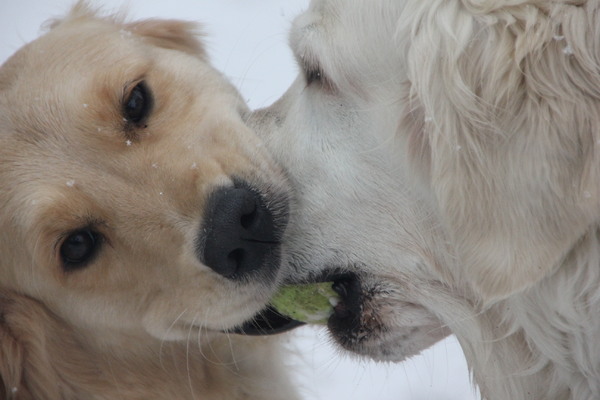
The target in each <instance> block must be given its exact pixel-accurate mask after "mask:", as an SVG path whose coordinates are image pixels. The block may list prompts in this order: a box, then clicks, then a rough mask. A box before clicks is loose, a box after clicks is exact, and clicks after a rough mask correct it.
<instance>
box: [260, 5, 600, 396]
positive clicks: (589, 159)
mask: <svg viewBox="0 0 600 400" xmlns="http://www.w3.org/2000/svg"><path fill="white" fill-rule="evenodd" d="M291 46H292V49H293V51H294V52H295V55H296V57H297V60H298V64H299V65H300V67H301V68H302V71H303V72H302V74H301V75H300V77H299V78H298V79H297V81H296V82H295V83H294V84H293V85H292V87H291V88H290V89H289V91H288V92H287V93H286V94H285V95H284V96H283V98H282V99H280V100H279V101H278V102H276V103H275V104H274V105H273V106H271V107H270V108H268V109H265V110H260V111H257V112H256V113H255V114H254V115H253V117H252V123H253V124H254V125H255V126H257V127H258V128H259V129H260V130H262V131H263V132H264V134H265V135H266V136H267V143H269V145H270V147H271V149H272V150H273V152H274V153H275V154H276V155H277V157H278V158H279V160H280V162H281V163H283V164H284V165H285V166H286V167H287V169H288V171H289V173H290V174H291V179H292V182H293V184H294V186H295V188H296V192H297V193H296V194H297V195H298V199H299V200H298V204H297V205H296V208H295V212H294V215H293V216H292V221H291V226H290V229H289V230H288V234H289V244H290V246H291V247H292V249H293V253H294V254H293V255H292V257H293V264H294V265H295V267H296V270H297V273H298V274H299V275H300V276H301V277H304V279H309V280H310V279H324V278H335V279H337V283H336V289H337V290H338V291H339V292H340V293H341V294H342V295H343V298H344V301H343V302H342V303H341V304H340V305H338V306H337V307H336V313H335V314H334V316H333V317H332V318H331V319H330V322H329V326H330V330H331V332H332V335H333V336H334V337H335V338H336V340H337V341H338V342H339V343H340V344H341V345H342V346H344V347H345V348H347V349H349V350H351V351H354V352H358V353H361V354H365V355H368V356H371V357H373V358H376V359H382V360H394V361H397V360H402V359H404V358H405V357H407V356H410V355H413V354H415V353H417V352H419V351H420V350H422V349H424V348H426V347H427V346H429V345H431V344H432V343H434V342H435V341H437V340H439V339H440V338H442V337H444V336H445V335H446V334H448V329H447V328H450V330H451V331H452V332H453V333H455V334H456V335H457V336H458V338H459V340H460V342H461V344H462V346H463V349H464V350H465V353H466V356H467V359H468V362H469V364H470V367H471V369H472V371H473V374H474V378H475V381H476V383H477V384H478V385H479V387H480V390H481V392H482V394H483V396H484V397H485V398H489V399H506V400H509V399H510V400H519V399H591V398H600V340H599V338H600V315H598V310H600V230H599V216H600V124H599V122H600V117H599V115H600V5H599V2H598V1H584V0H581V1H574V0H571V1H534V0H529V1H519V0H510V1H508V0H506V1H498V0H496V1H491V0H480V1H475V0H462V1H459V0H428V1H422V0H404V1H400V0H394V1H392V0H373V1H358V0H357V1H349V0H314V1H313V2H312V3H311V5H310V7H309V9H308V10H307V11H306V12H305V13H303V14H302V15H300V16H299V17H298V18H297V19H296V20H295V22H294V26H293V29H292V32H291Z"/></svg>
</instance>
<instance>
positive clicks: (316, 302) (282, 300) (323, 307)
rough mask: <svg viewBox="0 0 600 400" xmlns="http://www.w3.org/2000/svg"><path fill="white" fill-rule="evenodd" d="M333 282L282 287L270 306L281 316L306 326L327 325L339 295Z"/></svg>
mask: <svg viewBox="0 0 600 400" xmlns="http://www.w3.org/2000/svg"><path fill="white" fill-rule="evenodd" d="M332 284H333V282H321V283H308V284H298V285H289V286H284V287H282V288H281V289H280V290H279V291H278V292H277V293H276V294H275V296H274V297H273V299H272V300H271V305H272V306H273V307H274V308H275V309H276V310H277V312H279V313H280V314H282V315H285V316H287V317H290V318H292V319H295V320H296V321H301V322H306V323H308V324H322V325H325V324H327V320H328V319H329V317H330V316H331V314H333V307H334V306H335V305H336V304H337V303H338V302H339V299H340V297H339V295H338V294H337V293H336V292H335V291H334V290H333V289H332V287H331V286H332Z"/></svg>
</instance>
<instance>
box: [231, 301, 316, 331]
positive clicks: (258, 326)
mask: <svg viewBox="0 0 600 400" xmlns="http://www.w3.org/2000/svg"><path fill="white" fill-rule="evenodd" d="M302 325H304V322H300V321H296V320H294V319H291V318H289V317H286V316H284V315H281V314H280V313H278V312H277V311H276V310H275V309H274V308H273V307H271V306H267V307H266V308H264V309H263V310H262V311H260V312H259V313H258V314H256V315H255V316H254V317H252V319H250V320H248V321H246V322H245V323H243V324H242V325H240V326H238V327H236V328H234V329H232V330H231V331H230V332H231V333H238V334H241V335H247V336H266V335H276V334H279V333H284V332H287V331H290V330H292V329H294V328H297V327H299V326H302Z"/></svg>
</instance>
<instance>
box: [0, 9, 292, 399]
mask: <svg viewBox="0 0 600 400" xmlns="http://www.w3.org/2000/svg"><path fill="white" fill-rule="evenodd" d="M196 30H197V29H196V27H195V26H194V25H193V24H190V23H184V22H180V21H167V20H147V21H140V22H134V23H125V22H124V21H123V20H122V19H121V18H117V17H99V16H97V15H96V13H95V12H93V11H92V10H90V9H89V7H88V6H86V5H85V4H82V3H78V4H77V5H76V6H75V7H74V9H73V10H72V12H71V14H70V15H68V16H67V17H66V18H64V19H62V20H59V21H56V22H54V23H53V25H52V28H51V30H50V31H49V32H48V33H47V34H45V35H44V36H42V37H41V38H39V39H37V40H35V41H33V42H32V43H30V44H28V45H26V46H25V47H23V48H22V49H21V50H19V51H18V52H17V53H16V54H15V55H14V56H13V57H11V58H10V59H9V60H8V61H7V62H6V63H5V64H4V65H3V66H2V67H1V68H0V185H1V189H0V255H1V256H0V398H2V399H18V400H31V399H39V400H66V399H77V400H83V399H106V400H109V399H110V400H114V399H123V400H125V399H169V400H172V399H221V400H234V399H294V398H297V397H296V396H295V394H294V391H293V390H292V388H291V385H290V383H289V380H288V378H287V374H286V373H285V371H286V369H285V367H284V364H283V361H282V359H281V356H280V354H279V344H278V342H279V341H278V340H275V339H272V338H268V339H266V338H260V337H247V336H242V335H237V334H234V333H233V332H234V331H240V330H242V331H244V332H246V333H251V332H250V330H251V328H252V327H250V328H243V326H244V324H245V322H246V321H247V320H249V319H251V318H252V316H253V315H254V314H256V313H257V312H258V311H259V310H261V309H263V308H264V307H265V304H267V302H268V300H269V297H270V296H271V295H272V294H273V292H274V291H275V290H276V289H277V287H278V285H279V283H280V282H281V281H282V279H283V276H284V275H285V274H284V272H283V268H281V266H282V265H285V264H286V263H285V259H286V257H287V256H286V250H285V248H284V247H283V245H282V244H281V242H282V237H283V233H284V230H285V228H286V224H287V219H288V208H289V201H290V193H291V190H290V188H289V187H288V183H287V179H286V177H285V175H284V173H283V172H282V170H281V168H279V167H278V166H277V165H276V163H275V162H274V161H273V159H272V158H271V157H270V156H269V155H268V154H267V153H266V150H265V148H264V146H263V143H262V141H261V140H260V139H259V138H258V136H257V135H256V134H255V133H254V132H253V130H251V129H250V128H249V127H248V126H247V125H246V124H245V123H244V121H243V116H244V115H246V114H247V110H246V108H245V105H244V104H243V102H242V101H241V99H240V98H239V96H238V94H237V92H236V90H234V89H233V87H232V86H231V85H230V84H229V83H228V82H227V81H226V80H225V79H224V78H223V77H222V76H221V75H220V74H219V73H218V72H217V71H215V70H214V69H213V68H212V67H211V66H210V65H209V63H208V61H207V59H206V54H205V52H204V50H203V46H202V44H201V42H200V41H199V40H198V37H197V35H196V32H195V31H196ZM284 322H285V321H284ZM246 326H247V327H248V326H249V325H248V324H246ZM240 327H241V328H240ZM274 328H275V327H274ZM244 329H245V330H244Z"/></svg>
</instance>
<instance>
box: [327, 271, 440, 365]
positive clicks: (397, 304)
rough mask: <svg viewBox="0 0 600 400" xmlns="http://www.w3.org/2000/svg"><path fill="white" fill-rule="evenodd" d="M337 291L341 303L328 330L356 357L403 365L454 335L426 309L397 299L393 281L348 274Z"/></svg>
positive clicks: (337, 306)
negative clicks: (401, 363)
mask: <svg viewBox="0 0 600 400" xmlns="http://www.w3.org/2000/svg"><path fill="white" fill-rule="evenodd" d="M333 288H334V290H335V291H336V292H337V293H338V294H339V295H340V298H341V301H340V302H339V303H338V304H337V305H336V307H335V309H334V314H333V315H332V316H331V317H330V319H329V321H328V328H329V331H330V333H331V336H332V337H333V339H334V340H335V342H337V343H338V344H339V345H340V346H341V347H343V348H344V349H346V350H348V351H350V352H352V353H353V354H358V355H361V356H366V357H369V358H372V359H374V360H377V361H391V362H399V361H402V360H405V359H407V358H409V357H412V356H414V355H417V354H419V353H420V352H421V351H423V350H425V349H427V348H428V347H430V346H432V345H433V344H435V343H436V342H438V341H439V340H441V339H443V338H445V337H446V336H448V335H449V334H450V333H451V332H450V330H449V329H448V328H447V327H446V326H445V325H444V324H443V323H442V322H441V321H440V320H439V319H437V318H436V317H435V316H433V315H432V314H431V313H430V312H429V311H427V310H426V309H425V308H424V307H422V306H419V305H418V304H414V303H410V302H406V301H403V300H401V299H399V298H397V297H396V296H395V294H394V292H397V288H394V287H393V286H391V285H390V283H389V282H386V281H381V280H378V279H377V278H374V277H372V276H356V275H346V276H345V277H344V278H342V279H339V280H337V281H335V283H334V286H333Z"/></svg>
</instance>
